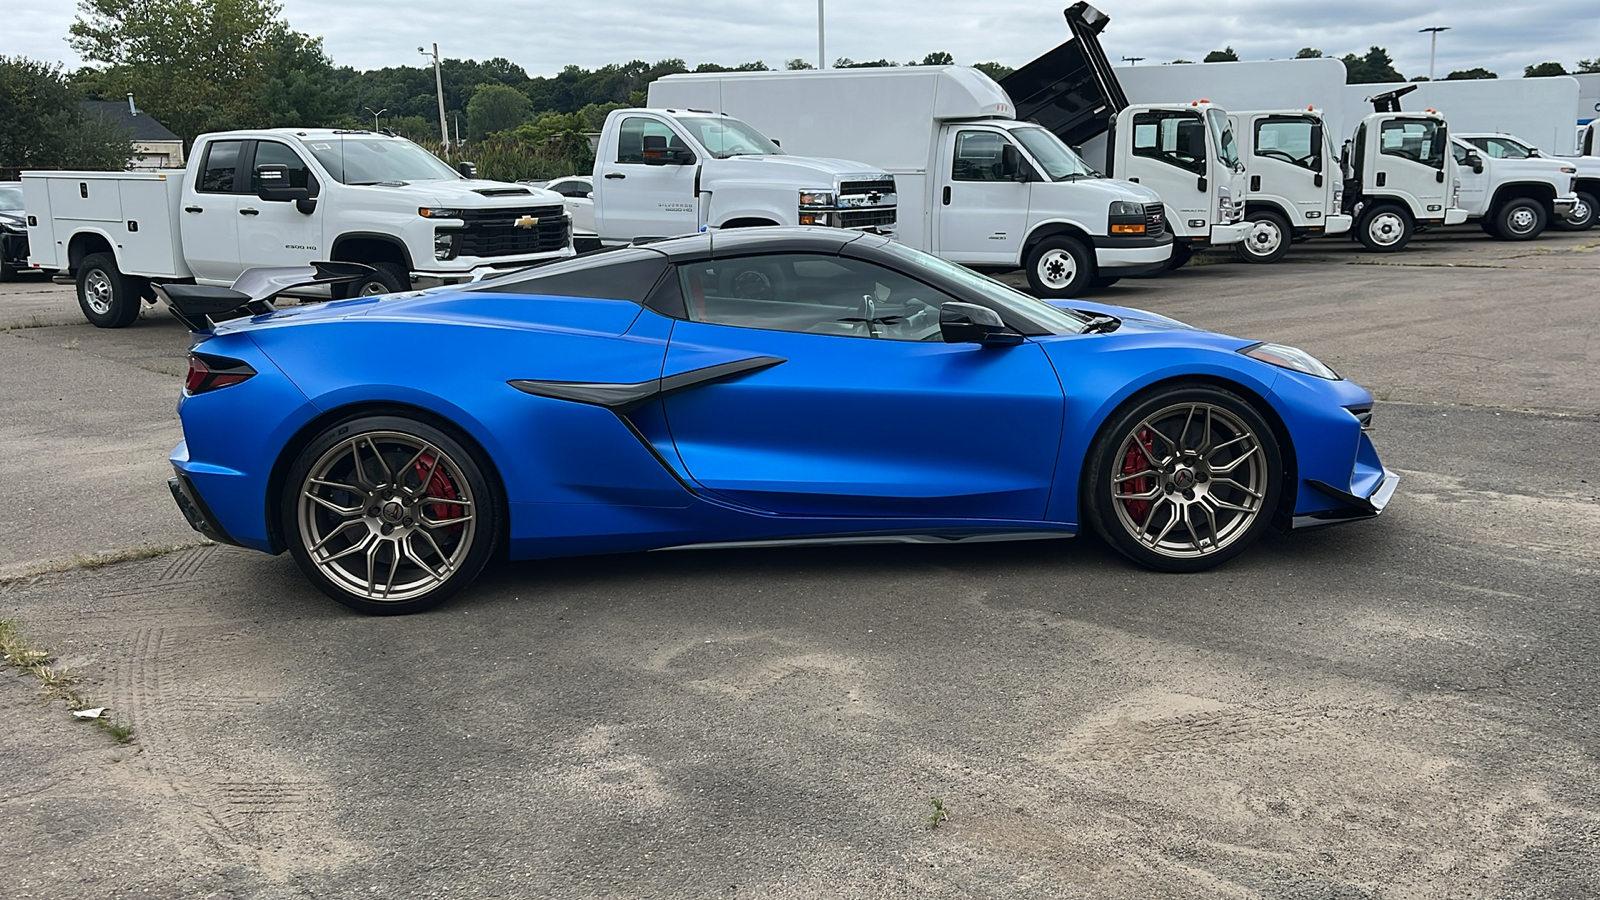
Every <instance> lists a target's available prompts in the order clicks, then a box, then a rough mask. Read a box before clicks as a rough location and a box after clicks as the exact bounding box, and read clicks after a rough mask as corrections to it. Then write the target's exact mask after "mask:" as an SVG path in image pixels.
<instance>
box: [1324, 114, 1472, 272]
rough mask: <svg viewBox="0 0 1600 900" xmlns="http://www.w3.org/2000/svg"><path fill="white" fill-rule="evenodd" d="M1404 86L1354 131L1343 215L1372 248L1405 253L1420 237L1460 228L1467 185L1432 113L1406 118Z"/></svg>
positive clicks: (1347, 159)
mask: <svg viewBox="0 0 1600 900" xmlns="http://www.w3.org/2000/svg"><path fill="white" fill-rule="evenodd" d="M1414 89H1415V88H1414V87H1413V88H1409V89H1408V88H1401V89H1400V90H1398V91H1393V92H1391V93H1390V94H1385V95H1381V96H1379V97H1374V98H1372V101H1373V104H1374V107H1375V109H1377V110H1378V111H1376V112H1373V113H1371V114H1369V115H1367V116H1366V117H1364V118H1363V119H1362V120H1361V123H1360V124H1359V125H1357V126H1356V131H1355V134H1354V136H1352V137H1351V139H1350V140H1349V142H1348V143H1347V145H1346V147H1345V154H1344V169H1345V183H1344V212H1345V213H1347V214H1349V215H1350V216H1351V217H1352V218H1353V220H1354V232H1355V237H1356V239H1357V240H1359V241H1361V243H1362V244H1363V245H1364V246H1365V247H1366V248H1367V249H1368V250H1373V251H1376V252H1379V253H1392V252H1395V251H1398V250H1403V249H1405V246H1406V245H1407V244H1409V243H1410V242H1411V238H1412V236H1414V235H1415V234H1416V233H1417V232H1418V231H1420V230H1423V229H1426V228H1429V227H1433V226H1439V225H1459V224H1461V223H1462V222H1465V221H1466V220H1467V213H1466V210H1464V209H1461V208H1459V206H1458V205H1457V203H1456V201H1457V198H1458V197H1459V195H1460V190H1461V179H1460V173H1459V171H1458V168H1457V166H1456V161H1455V158H1454V157H1453V156H1452V155H1451V153H1450V149H1449V147H1450V129H1449V125H1448V123H1446V122H1445V119H1444V116H1442V115H1440V114H1439V113H1438V112H1436V111H1434V110H1431V109H1430V110H1423V111H1422V112H1401V111H1400V107H1399V96H1400V95H1401V94H1404V93H1406V92H1408V90H1414Z"/></svg>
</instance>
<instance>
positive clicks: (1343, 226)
mask: <svg viewBox="0 0 1600 900" xmlns="http://www.w3.org/2000/svg"><path fill="white" fill-rule="evenodd" d="M1354 224H1355V217H1354V216H1347V215H1344V214H1342V213H1341V214H1338V215H1332V216H1323V217H1322V233H1323V234H1345V233H1347V232H1349V231H1350V228H1351V227H1352V226H1353V225H1354Z"/></svg>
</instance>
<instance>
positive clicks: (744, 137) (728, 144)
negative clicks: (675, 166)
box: [678, 116, 783, 159]
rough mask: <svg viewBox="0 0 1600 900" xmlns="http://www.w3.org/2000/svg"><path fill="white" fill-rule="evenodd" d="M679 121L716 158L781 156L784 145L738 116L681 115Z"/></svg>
mask: <svg viewBox="0 0 1600 900" xmlns="http://www.w3.org/2000/svg"><path fill="white" fill-rule="evenodd" d="M678 124H679V125H682V126H683V127H685V128H687V129H689V134H691V135H693V136H694V138H695V140H697V141H699V142H700V145H701V146H702V147H705V148H706V152H707V153H710V154H711V155H712V156H714V157H716V158H717V159H727V158H728V157H730V156H782V155H783V148H781V147H779V146H778V145H777V144H774V143H773V142H772V141H770V140H768V139H767V136H766V135H764V134H762V133H761V132H759V131H757V130H755V129H754V128H751V127H750V126H749V125H746V124H745V123H743V122H741V121H739V120H738V119H729V118H727V117H720V118H711V117H709V116H704V117H701V116H681V117H679V119H678Z"/></svg>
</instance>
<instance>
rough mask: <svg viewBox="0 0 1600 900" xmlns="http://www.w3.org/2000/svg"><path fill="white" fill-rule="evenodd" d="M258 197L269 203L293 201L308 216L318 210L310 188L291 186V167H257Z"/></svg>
mask: <svg viewBox="0 0 1600 900" xmlns="http://www.w3.org/2000/svg"><path fill="white" fill-rule="evenodd" d="M256 196H257V197H258V198H260V199H262V200H265V201H267V202H268V203H289V202H291V201H292V202H293V203H294V205H295V207H296V208H297V209H299V210H300V211H301V212H302V213H305V214H306V215H308V216H309V215H311V212H312V210H314V209H316V208H317V201H316V199H315V198H314V197H312V196H311V189H310V188H303V187H291V186H290V184H289V167H288V166H285V165H277V164H268V165H264V166H257V167H256Z"/></svg>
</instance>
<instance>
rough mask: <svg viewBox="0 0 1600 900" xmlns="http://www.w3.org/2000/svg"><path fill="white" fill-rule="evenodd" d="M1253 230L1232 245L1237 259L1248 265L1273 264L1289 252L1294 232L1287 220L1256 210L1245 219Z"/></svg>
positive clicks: (1270, 212)
mask: <svg viewBox="0 0 1600 900" xmlns="http://www.w3.org/2000/svg"><path fill="white" fill-rule="evenodd" d="M1245 218H1246V220H1247V221H1249V222H1250V223H1251V224H1253V225H1255V226H1256V227H1255V229H1254V230H1253V231H1251V232H1250V234H1248V235H1246V236H1245V239H1244V240H1242V241H1240V242H1239V243H1237V244H1235V245H1234V252H1236V253H1238V254H1239V258H1240V259H1242V260H1244V261H1245V262H1249V263H1275V262H1277V261H1278V260H1280V259H1283V257H1284V255H1285V254H1287V253H1288V252H1289V245H1290V244H1291V243H1293V241H1294V232H1293V231H1292V230H1291V229H1290V228H1289V220H1288V219H1285V218H1284V217H1283V215H1282V214H1280V213H1276V212H1273V211H1272V210H1270V209H1258V210H1254V211H1252V212H1251V213H1250V214H1249V215H1248V216H1246V217H1245Z"/></svg>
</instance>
